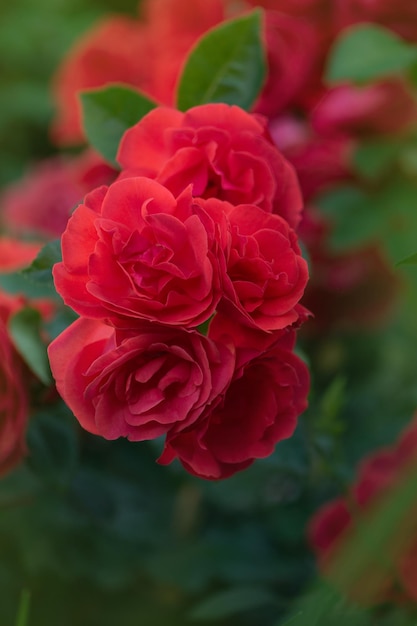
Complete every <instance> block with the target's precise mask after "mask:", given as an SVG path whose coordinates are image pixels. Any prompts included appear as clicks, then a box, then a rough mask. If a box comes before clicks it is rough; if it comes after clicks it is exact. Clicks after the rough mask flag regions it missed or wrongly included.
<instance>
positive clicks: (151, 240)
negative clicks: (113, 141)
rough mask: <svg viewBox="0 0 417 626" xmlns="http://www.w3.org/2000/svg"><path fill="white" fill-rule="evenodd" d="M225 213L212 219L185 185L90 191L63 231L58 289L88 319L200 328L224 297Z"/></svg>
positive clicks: (131, 181) (141, 184)
mask: <svg viewBox="0 0 417 626" xmlns="http://www.w3.org/2000/svg"><path fill="white" fill-rule="evenodd" d="M222 219H224V218H223V216H222V215H220V216H219V219H218V220H217V221H216V222H215V221H214V220H213V219H212V218H211V217H210V216H209V215H208V214H207V212H205V211H204V210H203V209H202V208H201V207H200V206H199V205H198V204H196V203H195V202H194V201H193V199H192V197H191V190H190V189H186V190H185V191H184V192H183V193H182V194H181V195H180V196H179V197H178V198H177V199H176V198H174V196H173V195H172V194H171V193H170V192H169V191H168V190H167V189H165V187H163V186H162V185H160V184H159V183H157V182H156V181H154V180H151V179H148V178H144V177H138V178H136V177H135V178H125V179H122V180H119V181H116V182H115V183H113V184H112V185H111V186H110V187H100V188H98V189H96V190H95V191H94V192H92V193H90V194H89V195H87V197H86V199H85V202H84V203H83V204H81V205H80V206H78V207H77V208H76V210H75V211H74V213H73V215H72V217H71V219H70V220H69V222H68V226H67V228H66V230H65V232H64V234H63V236H62V258H63V261H62V263H58V264H57V265H55V266H54V270H53V275H54V279H55V286H56V289H57V291H58V292H59V293H60V294H61V295H62V297H63V299H64V301H65V302H66V304H68V305H69V306H71V307H72V308H73V309H75V311H77V312H78V313H80V314H81V315H86V316H87V317H97V318H109V319H111V320H112V321H113V322H114V323H115V324H119V325H126V324H129V323H130V324H131V323H132V321H133V320H135V319H138V318H144V319H149V320H151V321H152V320H154V321H159V322H162V323H168V324H175V325H182V326H197V325H198V324H201V323H202V322H204V321H206V320H207V319H208V318H209V317H210V316H211V315H212V314H213V312H214V310H215V308H216V305H217V303H218V301H219V299H220V296H221V291H222V289H221V279H222V276H223V274H224V271H225V270H224V253H223V251H222V250H221V248H219V241H220V242H221V240H224V236H221V235H219V232H218V231H219V230H221V228H222V226H221V221H222Z"/></svg>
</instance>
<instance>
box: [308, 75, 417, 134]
mask: <svg viewBox="0 0 417 626" xmlns="http://www.w3.org/2000/svg"><path fill="white" fill-rule="evenodd" d="M416 122H417V105H416V102H415V98H414V95H413V93H412V92H411V91H410V89H409V88H408V87H407V86H406V84H405V83H404V82H403V81H401V80H398V79H391V80H385V81H380V82H378V83H375V84H373V85H367V86H365V87H355V86H353V85H342V86H340V87H335V88H334V89H331V90H329V91H328V92H327V93H325V94H324V95H323V96H322V98H321V100H320V101H319V103H318V104H317V106H316V107H315V108H314V109H313V110H312V113H311V124H312V126H313V128H314V129H315V130H316V131H317V132H318V133H319V134H320V135H323V136H329V137H331V138H333V137H334V136H337V135H348V136H354V137H355V136H362V135H366V136H369V135H375V134H376V135H381V134H382V135H384V134H385V135H389V134H394V133H398V132H402V131H406V130H407V129H409V128H410V126H411V125H412V124H415V123H416Z"/></svg>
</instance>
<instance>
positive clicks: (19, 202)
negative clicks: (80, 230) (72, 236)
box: [0, 150, 116, 239]
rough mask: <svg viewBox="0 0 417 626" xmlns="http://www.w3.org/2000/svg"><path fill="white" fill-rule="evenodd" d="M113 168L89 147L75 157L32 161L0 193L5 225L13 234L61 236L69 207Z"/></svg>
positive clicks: (103, 181) (112, 172) (107, 178)
mask: <svg viewBox="0 0 417 626" xmlns="http://www.w3.org/2000/svg"><path fill="white" fill-rule="evenodd" d="M115 176H116V171H115V170H114V169H112V168H111V167H110V166H109V165H107V164H106V163H105V162H104V161H103V160H102V159H101V158H100V157H99V156H98V155H97V154H95V153H94V152H92V151H90V150H88V151H86V152H84V153H83V154H81V155H79V156H76V157H72V158H70V157H67V158H64V157H60V156H57V157H51V158H49V159H46V160H44V161H41V162H39V163H37V164H36V165H34V166H33V167H32V169H30V170H29V171H28V172H27V174H26V175H25V176H24V178H22V179H21V180H19V181H17V182H15V183H13V184H11V185H9V187H7V188H6V189H5V190H3V192H2V194H1V196H0V211H1V216H2V221H3V224H4V227H5V229H6V230H7V231H8V232H11V233H13V234H15V235H20V234H23V235H25V234H26V235H27V233H31V234H33V235H37V236H39V237H41V238H47V239H50V238H54V237H60V236H61V234H62V233H63V231H64V230H65V226H66V224H67V221H68V219H69V217H70V215H71V211H72V209H74V208H75V206H76V205H77V204H78V203H79V202H81V200H82V199H83V197H84V196H85V194H86V193H88V192H89V191H91V189H94V188H95V187H98V186H100V185H103V184H108V183H110V182H111V181H112V180H113V179H114V178H115Z"/></svg>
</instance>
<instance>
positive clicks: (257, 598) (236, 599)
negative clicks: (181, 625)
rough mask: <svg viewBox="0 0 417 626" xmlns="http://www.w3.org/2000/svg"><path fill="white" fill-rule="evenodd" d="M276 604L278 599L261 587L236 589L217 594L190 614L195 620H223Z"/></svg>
mask: <svg viewBox="0 0 417 626" xmlns="http://www.w3.org/2000/svg"><path fill="white" fill-rule="evenodd" d="M275 603H276V597H275V595H274V594H272V593H271V592H270V591H267V590H266V589H263V588H261V587H236V588H235V589H229V590H228V591H221V592H219V593H215V594H213V595H212V596H210V597H209V598H207V599H206V600H204V601H203V602H201V603H200V604H198V605H197V606H196V607H194V608H193V609H192V611H191V612H190V618H191V619H194V620H214V619H222V618H225V617H229V616H231V615H235V614H236V613H242V612H244V611H248V610H251V609H258V608H259V607H264V606H266V605H271V604H275Z"/></svg>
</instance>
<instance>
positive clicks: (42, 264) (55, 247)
mask: <svg viewBox="0 0 417 626" xmlns="http://www.w3.org/2000/svg"><path fill="white" fill-rule="evenodd" d="M60 261H62V253H61V240H60V239H55V240H54V241H50V242H49V243H47V244H46V245H45V246H44V247H43V248H42V250H41V251H40V252H39V254H38V256H37V257H36V259H34V261H33V262H32V263H31V265H29V267H26V268H25V269H24V270H22V274H23V275H24V276H25V278H27V279H28V280H30V281H31V282H32V283H39V284H42V285H45V286H47V285H49V286H51V287H52V288H54V281H53V278H52V268H53V266H54V265H55V263H59V262H60Z"/></svg>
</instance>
